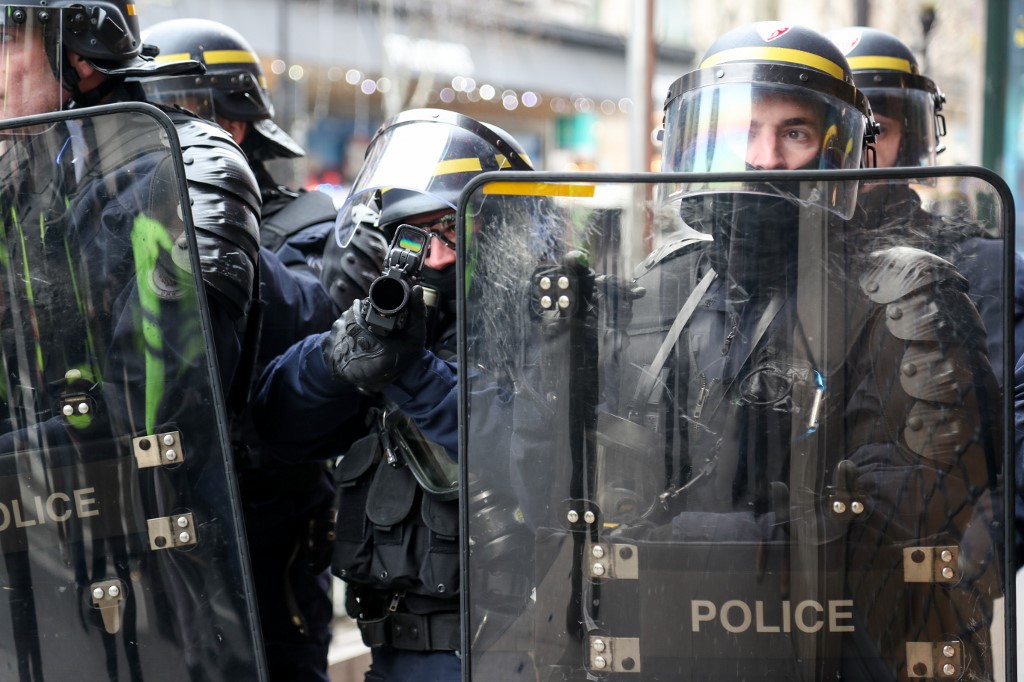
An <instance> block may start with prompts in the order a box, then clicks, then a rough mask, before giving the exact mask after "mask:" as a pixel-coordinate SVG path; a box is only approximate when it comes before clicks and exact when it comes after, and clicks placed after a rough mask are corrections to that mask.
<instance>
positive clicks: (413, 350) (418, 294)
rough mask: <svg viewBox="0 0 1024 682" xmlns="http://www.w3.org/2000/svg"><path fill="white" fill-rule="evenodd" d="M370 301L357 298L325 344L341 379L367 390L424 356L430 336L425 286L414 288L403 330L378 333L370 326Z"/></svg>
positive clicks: (329, 362)
mask: <svg viewBox="0 0 1024 682" xmlns="http://www.w3.org/2000/svg"><path fill="white" fill-rule="evenodd" d="M369 305H370V303H369V301H368V300H366V299H363V300H357V301H356V302H355V303H353V304H352V307H351V308H349V309H348V310H346V311H345V313H344V314H343V315H342V316H341V317H339V318H338V319H337V320H335V322H334V324H333V325H332V326H331V333H330V334H328V335H327V338H326V339H324V343H323V353H324V359H325V360H326V361H327V366H328V367H330V368H331V372H332V373H333V374H334V377H335V378H336V379H338V380H339V381H344V382H346V383H349V384H352V385H354V386H357V387H359V388H363V389H366V390H372V391H376V390H380V389H382V388H384V387H385V386H387V385H388V384H390V383H391V382H393V381H394V380H395V379H397V378H398V377H399V376H401V374H402V372H404V371H405V370H406V369H407V368H408V367H409V365H411V364H412V363H413V362H415V361H416V359H417V358H419V357H420V354H421V351H422V350H423V343H424V340H425V339H426V335H427V326H426V307H425V306H424V305H423V289H422V288H421V287H419V286H415V287H413V288H412V292H411V295H410V296H409V303H408V316H407V317H406V320H405V324H404V326H403V327H402V328H401V329H396V330H395V331H394V332H393V333H392V334H390V335H388V336H377V335H376V334H374V333H373V332H371V331H370V330H369V329H368V328H367V326H366V315H365V311H366V307H367V306H369Z"/></svg>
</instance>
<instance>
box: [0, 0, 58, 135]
mask: <svg viewBox="0 0 1024 682" xmlns="http://www.w3.org/2000/svg"><path fill="white" fill-rule="evenodd" d="M66 14H67V11H66V10H59V9H58V10H53V9H43V8H39V7H26V6H23V5H0V73H2V81H0V117H2V119H3V120H7V119H11V118H18V117H21V116H32V115H35V114H45V113H49V112H52V111H59V110H60V109H61V107H62V105H63V102H64V100H65V99H66V98H67V97H68V93H67V92H65V91H64V90H63V88H62V87H61V82H62V81H61V65H62V63H63V60H62V59H61V38H60V37H61V35H62V34H63V31H62V22H63V19H64V18H65V15H66ZM53 65H56V68H55V67H54V66H53Z"/></svg>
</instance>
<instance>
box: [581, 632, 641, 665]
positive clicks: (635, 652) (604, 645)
mask: <svg viewBox="0 0 1024 682" xmlns="http://www.w3.org/2000/svg"><path fill="white" fill-rule="evenodd" d="M587 651H588V652H589V661H588V667H589V668H590V669H591V670H592V671H595V672H602V673H638V672H640V638H639V637H605V636H603V635H591V636H590V645H589V646H588V647H587Z"/></svg>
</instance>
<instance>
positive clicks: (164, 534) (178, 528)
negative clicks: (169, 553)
mask: <svg viewBox="0 0 1024 682" xmlns="http://www.w3.org/2000/svg"><path fill="white" fill-rule="evenodd" d="M146 524H147V525H148V526H149V548H150V549H154V550H156V549H171V548H172V547H187V546H189V545H194V544H196V540H197V538H196V531H195V525H194V524H193V522H192V513H191V512H185V513H182V514H175V515H173V516H164V517H162V518H158V519H147V520H146Z"/></svg>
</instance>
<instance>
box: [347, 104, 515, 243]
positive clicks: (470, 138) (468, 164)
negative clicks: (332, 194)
mask: <svg viewBox="0 0 1024 682" xmlns="http://www.w3.org/2000/svg"><path fill="white" fill-rule="evenodd" d="M480 129H481V133H480V134H478V133H476V132H474V131H472V130H470V129H468V128H466V127H462V126H461V125H455V124H453V123H449V122H447V121H423V120H413V121H408V122H399V123H397V124H395V125H393V126H391V127H388V128H386V129H384V130H383V131H382V132H380V133H379V134H378V135H377V136H376V137H374V139H373V141H372V142H371V143H370V147H369V149H368V150H367V154H366V160H365V162H364V164H363V167H362V170H360V172H359V175H358V176H357V177H356V179H355V182H354V183H353V185H352V191H351V193H350V194H349V196H348V199H346V201H345V203H344V205H342V207H341V210H340V212H339V213H338V220H337V222H336V224H335V235H336V238H337V240H338V244H340V245H341V246H346V245H347V244H348V242H349V240H350V239H351V238H352V234H353V232H354V231H355V229H356V227H357V226H358V225H359V224H360V223H364V224H365V216H366V215H367V214H368V213H370V212H375V211H376V212H379V217H378V225H379V227H380V228H381V229H382V231H385V232H386V229H387V228H388V227H391V226H394V225H396V224H398V223H399V222H400V221H403V220H405V219H406V218H408V217H410V216H415V215H419V214H421V213H428V212H434V211H440V210H445V209H450V210H452V211H454V210H455V209H456V206H457V204H458V201H459V194H460V193H461V192H462V188H463V187H465V186H466V185H467V184H468V183H469V181H470V180H472V179H473V178H474V177H475V176H477V175H479V174H480V173H483V172H485V171H496V170H501V169H503V168H510V167H511V164H510V161H509V159H508V158H507V157H506V155H505V154H503V153H501V152H500V151H499V150H498V149H497V148H496V147H495V146H494V145H493V144H492V143H491V142H490V141H488V139H485V137H484V136H486V135H487V129H486V128H485V127H484V126H482V125H481V126H480ZM482 135H483V136H482ZM385 236H389V235H387V234H385Z"/></svg>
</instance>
